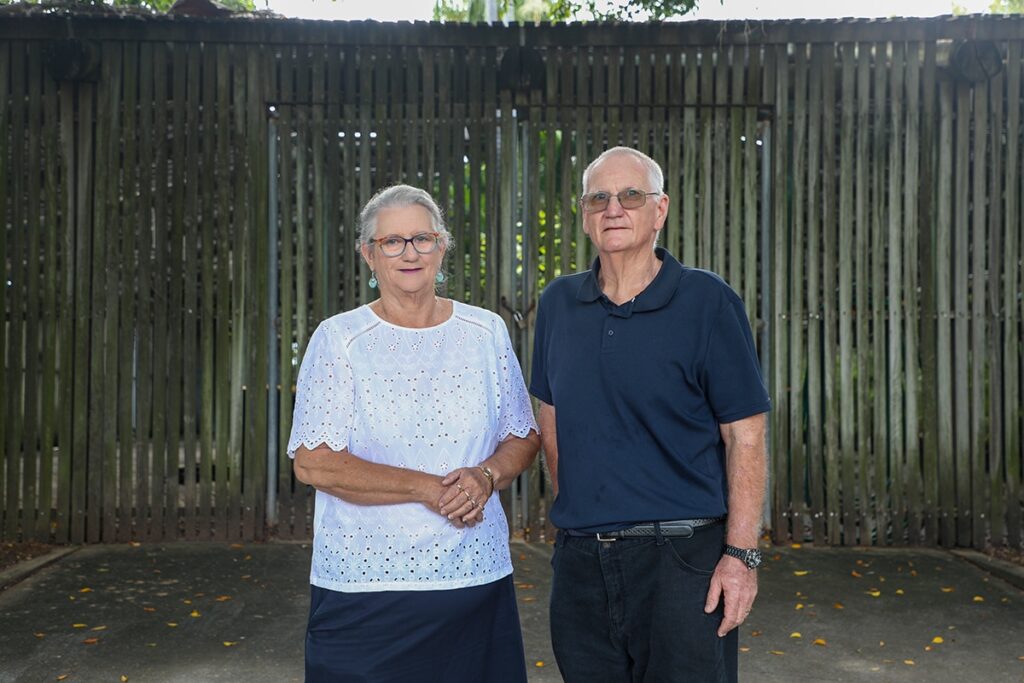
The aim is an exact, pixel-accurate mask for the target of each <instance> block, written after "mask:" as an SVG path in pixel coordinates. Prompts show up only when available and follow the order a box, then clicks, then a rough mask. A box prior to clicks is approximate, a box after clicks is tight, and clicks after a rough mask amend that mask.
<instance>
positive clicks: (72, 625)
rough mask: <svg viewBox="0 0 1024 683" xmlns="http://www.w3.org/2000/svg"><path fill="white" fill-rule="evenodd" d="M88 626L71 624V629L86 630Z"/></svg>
mask: <svg viewBox="0 0 1024 683" xmlns="http://www.w3.org/2000/svg"><path fill="white" fill-rule="evenodd" d="M86 626H88V624H71V628H85V627H86Z"/></svg>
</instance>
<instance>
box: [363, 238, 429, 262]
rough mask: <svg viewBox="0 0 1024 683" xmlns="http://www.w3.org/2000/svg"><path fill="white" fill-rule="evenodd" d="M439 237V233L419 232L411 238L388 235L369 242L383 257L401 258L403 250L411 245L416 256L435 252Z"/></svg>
mask: <svg viewBox="0 0 1024 683" xmlns="http://www.w3.org/2000/svg"><path fill="white" fill-rule="evenodd" d="M440 236H441V233H439V232H421V233H419V234H418V235H413V236H412V237H399V236H398V235H388V236H387V237H378V238H376V239H372V240H370V241H371V242H373V243H374V244H376V245H377V247H378V248H379V249H380V251H381V253H382V254H384V255H385V256H390V257H395V256H401V255H402V254H404V253H405V248H406V246H407V245H409V244H412V248H413V249H415V250H416V253H417V254H424V255H425V254H430V253H433V252H434V251H437V245H438V237H440Z"/></svg>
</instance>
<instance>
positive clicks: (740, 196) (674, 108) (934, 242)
mask: <svg viewBox="0 0 1024 683" xmlns="http://www.w3.org/2000/svg"><path fill="white" fill-rule="evenodd" d="M55 19H57V20H56V21H55ZM72 21H73V23H74V25H75V33H74V35H75V36H77V38H78V40H79V41H81V43H80V44H81V45H83V46H84V47H85V49H95V50H96V51H97V52H96V54H97V55H98V56H99V65H100V66H99V71H98V73H97V74H95V77H93V78H90V77H88V75H87V77H86V78H83V79H79V80H73V79H56V78H54V77H53V76H52V73H54V70H55V66H54V62H53V54H54V52H53V49H54V45H55V44H57V41H60V40H63V39H65V38H66V33H65V27H66V22H67V19H65V18H59V17H58V18H47V17H42V18H32V19H24V18H23V19H19V20H17V21H16V22H10V21H8V23H6V24H0V188H2V191H0V215H2V216H3V217H4V221H3V225H4V229H3V230H2V231H0V240H2V241H0V252H2V254H3V258H4V276H5V285H6V286H4V287H3V288H0V290H2V291H0V305H2V306H3V310H4V314H5V328H4V334H3V335H2V336H0V344H2V347H0V354H2V356H3V358H4V363H3V364H2V366H0V372H2V373H3V374H2V375H0V380H2V382H3V385H4V386H5V388H6V391H5V393H4V395H3V396H2V397H0V415H2V417H3V420H2V424H0V444H2V448H3V452H4V458H3V462H2V466H0V516H2V521H0V537H2V538H5V539H6V538H11V539H13V538H38V539H43V540H56V541H62V542H63V541H73V542H81V541H88V542H96V541H115V540H121V541H123V540H128V539H171V538H189V539H193V538H207V539H243V538H244V539H251V538H260V537H263V536H264V535H265V534H266V533H267V532H268V531H269V532H271V533H275V534H277V535H278V536H282V537H289V538H291V537H297V538H305V537H308V536H309V535H310V533H311V531H312V529H311V524H312V515H311V513H312V501H311V497H310V492H309V490H308V489H307V488H306V487H304V486H301V485H299V484H298V483H297V482H296V481H295V480H294V478H293V477H292V474H291V468H290V463H289V461H288V459H287V456H286V454H285V453H284V446H285V443H286V440H287V436H288V432H289V429H290V416H291V408H292V401H293V392H294V385H295V379H296V373H297V371H298V364H299V362H300V361H301V356H302V352H303V350H304V348H305V344H306V342H307V340H308V338H309V335H310V334H311V332H312V330H313V329H314V327H315V326H316V324H317V323H318V322H319V321H320V320H322V319H323V318H325V317H327V316H329V315H331V314H333V313H335V312H337V311H340V310H347V309H350V308H352V307H354V306H357V305H359V304H361V303H363V302H365V301H368V300H369V299H370V298H372V297H373V294H372V292H371V291H370V290H368V288H367V286H366V284H365V283H366V279H367V276H368V273H367V271H366V268H365V266H364V265H363V264H362V263H361V259H360V258H359V256H358V255H357V253H356V252H355V249H354V241H355V232H354V231H355V223H356V215H357V213H358V210H359V208H360V207H361V205H362V204H363V203H364V202H365V201H366V199H367V198H368V197H369V196H370V195H371V194H372V193H373V192H374V191H375V190H377V189H379V188H380V187H382V186H384V185H387V184H391V183H394V182H407V183H410V184H414V185H419V186H422V187H425V188H427V189H429V190H430V191H431V192H432V193H433V194H434V195H435V196H436V197H437V198H438V200H439V203H440V204H441V206H442V207H443V208H444V209H445V211H446V212H447V217H448V220H449V223H450V228H451V230H452V233H453V236H454V244H453V249H452V252H451V257H450V259H449V263H448V274H449V280H448V283H447V284H446V291H447V294H448V295H449V296H452V297H454V298H458V299H460V300H463V301H467V302H470V303H474V304H477V305H481V306H484V307H487V308H490V309H492V310H495V311H498V312H500V313H502V315H504V316H505V318H506V320H507V321H508V323H509V325H510V330H511V331H512V334H513V340H514V341H515V343H516V345H517V348H518V349H519V351H520V357H521V360H522V362H523V364H524V367H526V368H527V369H528V368H529V364H530V351H531V347H532V312H533V302H534V301H535V300H536V298H537V296H538V294H539V292H540V291H541V289H542V288H543V286H544V285H545V284H546V283H547V282H549V281H550V280H551V279H552V278H553V277H555V276H557V275H558V274H560V273H564V272H572V271H575V270H578V269H581V268H585V267H587V266H588V265H589V263H590V261H591V260H592V258H593V256H594V254H593V251H592V249H591V245H590V244H589V242H588V241H587V240H585V239H581V238H580V237H581V232H580V229H579V220H578V215H577V210H576V201H577V199H578V196H579V178H580V175H581V173H582V169H583V168H584V166H585V165H586V163H587V162H588V161H589V160H590V159H592V158H593V157H594V156H596V155H597V154H598V153H600V151H601V150H603V149H604V148H606V147H608V146H610V145H613V144H628V145H632V146H635V147H637V148H639V149H642V150H644V151H646V152H648V153H650V154H652V156H654V157H655V158H656V159H657V160H658V161H659V162H660V163H661V164H662V165H663V167H664V168H665V171H666V191H667V192H668V193H669V195H670V197H671V198H672V201H671V204H670V216H669V221H668V224H667V226H666V229H665V231H664V235H663V237H662V244H663V245H665V246H666V247H667V248H669V249H670V250H671V251H672V252H673V253H675V254H676V255H677V256H679V257H680V258H682V260H683V261H684V262H686V263H689V264H691V265H696V266H699V267H704V268H709V269H711V270H714V271H716V272H718V273H720V274H721V275H723V277H725V278H726V279H727V280H728V281H729V282H730V283H731V284H732V286H733V287H734V288H735V289H736V290H737V292H738V293H739V294H740V295H741V296H742V297H743V299H744V301H745V303H746V304H747V308H748V311H749V313H750V316H751V323H752V325H753V327H754V329H755V336H756V337H757V341H758V347H759V351H760V353H761V355H762V359H763V364H764V368H765V376H766V379H767V381H768V383H769V387H770V391H771V393H772V398H773V402H774V412H773V414H772V420H771V449H772V454H773V458H772V468H771V483H770V489H771V490H770V493H771V495H770V499H771V500H770V505H769V508H770V515H769V519H770V525H771V528H772V532H773V534H774V536H775V538H776V539H777V540H780V541H781V540H784V539H795V540H813V541H815V542H817V543H831V544H847V545H852V544H879V545H885V544H903V543H925V544H943V545H973V546H981V545H984V544H985V543H994V544H997V545H998V544H1010V545H1017V546H1019V545H1021V543H1022V537H1021V521H1022V520H1021V509H1022V505H1024V498H1022V495H1024V486H1022V485H1021V464H1022V457H1024V456H1022V444H1021V436H1020V435H1021V428H1022V415H1021V409H1020V406H1021V404H1022V400H1021V399H1022V397H1021V395H1020V394H1021V383H1022V377H1021V371H1022V365H1021V362H1020V361H1021V341H1020V340H1021V334H1022V331H1021V326H1020V319H1021V299H1022V297H1021V294H1020V288H1021V279H1022V278H1021V237H1020V232H1021V215H1020V201H1019V197H1020V193H1021V191H1022V190H1024V185H1022V183H1024V175H1022V174H1021V169H1020V165H1021V156H1020V149H1019V147H1020V144H1021V131H1020V111H1021V92H1020V86H1021V82H1020V80H1021V69H1020V57H1021V46H1022V40H1024V22H1022V21H1021V20H1019V19H1013V18H1003V19H999V20H995V19H981V18H969V17H968V18H957V19H952V20H948V19H943V20H901V21H894V22H869V21H858V22H835V23H822V24H816V25H805V24H802V23H800V22H774V23H773V22H769V23H767V24H762V25H759V26H758V27H751V26H748V25H746V24H743V23H741V22H730V23H725V24H717V23H716V24H709V23H697V24H691V25H678V26H668V25H665V26H650V27H643V26H618V27H613V26H597V27H583V26H536V27H532V26H531V27H484V26H438V25H395V26H381V25H375V24H323V23H302V22H286V21H273V20H261V21H251V22H237V21H204V20H187V19H184V20H183V19H179V20H169V19H147V20H144V25H145V31H140V30H139V26H140V23H139V22H140V21H143V20H139V19H133V20H130V21H129V20H111V19H94V18H88V17H78V18H75V19H73V20H72ZM14 24H17V28H13V26H14ZM967 38H971V39H973V40H975V41H979V40H981V38H990V39H991V41H992V42H993V44H994V45H995V47H996V48H997V50H998V55H999V56H1000V59H1001V66H1002V68H1001V71H1000V72H999V73H998V74H997V75H995V76H994V77H992V78H988V79H980V80H978V81H977V82H968V81H967V80H965V79H964V78H963V77H960V76H958V75H957V74H958V71H957V70H956V69H954V68H953V67H951V66H949V64H950V54H951V53H953V52H955V49H954V48H955V44H954V43H953V42H952V41H953V40H954V39H955V40H963V39H967ZM978 44H980V43H975V44H973V45H978ZM517 64H518V65H521V66H518V67H517V66H516V65H517ZM58 66H59V65H58ZM25 169H30V170H31V172H25ZM273 283H276V286H274V284H273ZM268 330H272V331H273V332H272V338H271V336H270V335H268ZM268 451H269V453H270V458H269V462H270V467H268ZM549 499H550V486H549V485H548V483H547V482H546V480H545V476H544V473H543V471H542V470H541V469H540V468H539V467H538V468H535V469H534V470H533V471H532V472H530V473H529V474H528V475H527V476H524V477H522V478H521V479H520V481H519V482H518V483H517V485H516V487H515V488H514V490H513V492H512V494H511V495H507V496H506V497H505V502H506V504H507V509H508V511H509V513H510V515H511V519H512V522H513V526H514V529H516V530H517V531H520V532H522V533H523V535H524V536H526V537H527V538H531V539H532V538H539V537H542V536H544V535H545V533H546V532H547V531H549V528H548V525H547V521H546V510H547V508H548V507H549V503H550V500H549ZM268 505H269V507H268Z"/></svg>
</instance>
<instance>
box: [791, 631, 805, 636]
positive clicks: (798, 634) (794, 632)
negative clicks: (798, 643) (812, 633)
mask: <svg viewBox="0 0 1024 683" xmlns="http://www.w3.org/2000/svg"><path fill="white" fill-rule="evenodd" d="M789 637H790V638H803V636H802V635H800V632H799V631H793V632H792V633H790V634H789Z"/></svg>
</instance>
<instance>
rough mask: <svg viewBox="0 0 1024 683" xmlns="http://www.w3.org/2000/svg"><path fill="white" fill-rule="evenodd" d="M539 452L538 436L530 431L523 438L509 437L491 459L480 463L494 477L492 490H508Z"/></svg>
mask: <svg viewBox="0 0 1024 683" xmlns="http://www.w3.org/2000/svg"><path fill="white" fill-rule="evenodd" d="M539 450H540V436H539V435H538V434H537V432H535V431H532V430H531V431H530V433H529V434H527V435H526V436H525V437H519V436H510V437H507V438H506V439H505V440H504V441H502V442H501V443H499V444H498V447H497V448H496V449H494V453H493V454H492V455H491V457H489V458H487V459H486V460H484V461H483V462H482V463H480V466H482V467H487V468H488V469H490V470H491V472H492V473H493V475H494V490H495V491H500V490H501V489H505V488H508V487H509V486H511V485H512V482H513V481H515V478H516V477H518V476H519V474H520V473H521V472H522V471H523V470H525V469H526V468H527V467H529V466H530V465H531V464H533V459H534V458H536V457H537V451H539Z"/></svg>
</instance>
